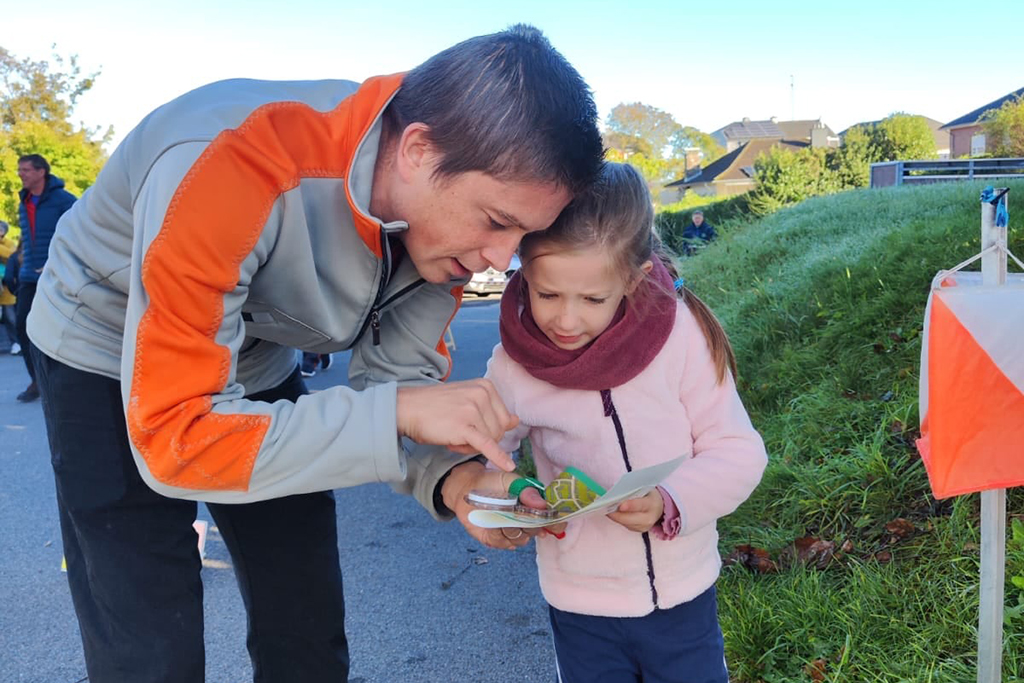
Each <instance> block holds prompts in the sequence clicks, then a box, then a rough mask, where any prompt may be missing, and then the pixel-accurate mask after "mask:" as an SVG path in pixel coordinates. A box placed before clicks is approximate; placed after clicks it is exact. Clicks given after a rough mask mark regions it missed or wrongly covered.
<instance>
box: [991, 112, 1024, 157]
mask: <svg viewBox="0 0 1024 683" xmlns="http://www.w3.org/2000/svg"><path fill="white" fill-rule="evenodd" d="M981 125H982V128H983V129H984V130H985V147H986V148H987V149H988V150H989V151H990V152H991V153H992V155H993V156H997V157H1024V97H1017V98H1014V99H1011V100H1008V101H1006V102H1004V103H1003V106H1001V107H999V109H991V110H989V111H987V112H985V113H984V114H983V115H982V117H981Z"/></svg>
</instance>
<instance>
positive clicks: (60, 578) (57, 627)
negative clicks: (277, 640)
mask: <svg viewBox="0 0 1024 683" xmlns="http://www.w3.org/2000/svg"><path fill="white" fill-rule="evenodd" d="M497 303H498V300H497V298H496V297H491V298H488V299H474V298H473V297H469V298H468V299H467V301H466V303H465V304H464V305H463V307H462V309H461V310H460V312H459V314H458V315H457V316H456V318H455V320H454V322H453V332H454V337H455V342H456V349H455V351H454V353H453V357H454V359H455V369H454V372H453V378H454V379H466V378H471V377H479V376H480V375H482V374H483V371H484V368H485V366H486V361H487V358H488V357H489V355H490V351H491V348H492V347H493V346H494V344H495V343H497V339H498V329H497V316H498V306H497ZM345 361H346V357H345V355H344V354H339V355H337V356H335V364H334V365H332V367H331V368H330V369H329V370H328V371H326V372H321V373H319V374H318V375H317V376H316V377H313V378H311V379H310V380H308V383H309V386H310V388H311V389H318V388H324V387H327V386H331V385H333V384H340V383H343V382H344V381H345V376H346V368H345ZM27 382H28V377H27V375H26V373H25V368H24V366H23V365H22V361H21V359H20V358H18V357H14V356H7V355H3V356H0V681H2V682H3V683H12V682H20V683H29V682H31V683H81V682H83V681H86V680H88V679H87V678H86V674H85V662H84V659H83V657H82V647H81V643H80V641H79V634H78V627H77V622H76V619H75V615H74V611H73V609H72V606H71V598H70V595H69V593H68V587H67V581H66V578H65V575H64V574H63V573H62V572H61V571H60V564H61V555H62V552H61V540H60V529H59V525H58V521H57V511H56V504H55V502H54V492H53V473H52V470H51V469H50V464H49V451H48V449H47V445H46V433H45V428H44V424H43V418H42V410H41V408H40V405H39V403H38V402H36V403H31V404H27V405H25V404H21V403H18V402H17V401H16V400H15V396H16V395H17V394H18V392H20V391H21V390H22V389H24V387H25V385H26V384H27ZM337 501H338V506H337V507H338V526H339V536H340V538H339V541H338V545H339V548H340V552H341V564H342V571H343V575H344V580H345V593H346V603H347V621H346V625H347V630H348V635H349V645H350V650H351V655H352V670H351V677H350V681H351V682H352V683H405V682H408V683H440V682H446V683H447V682H449V681H488V682H489V683H503V682H509V683H512V682H516V683H520V682H522V681H552V680H554V678H555V675H554V665H553V652H552V647H551V636H550V627H549V624H548V619H547V608H546V605H545V604H544V601H543V598H542V597H541V595H540V590H539V588H538V586H537V577H536V567H535V556H534V551H533V546H532V545H530V546H527V547H526V548H524V549H522V550H519V551H517V552H508V551H496V550H490V549H487V548H484V547H483V546H481V545H480V544H479V543H477V542H476V541H474V540H473V539H472V538H470V537H469V536H468V535H467V534H466V533H465V532H464V531H463V529H462V527H461V525H459V524H458V523H457V522H453V523H448V524H441V523H437V522H435V521H433V519H432V518H431V517H430V516H429V515H428V514H427V513H426V512H425V511H424V510H423V509H422V508H421V507H420V506H419V504H418V503H416V502H415V501H414V500H413V499H411V498H407V497H405V496H402V495H398V494H395V493H393V492H392V491H391V489H390V488H389V487H387V486H385V485H371V486H362V487H356V488H351V489H343V490H339V491H338V492H337ZM200 519H205V520H208V521H210V522H211V526H212V518H211V517H210V515H209V513H208V512H207V511H206V510H205V509H203V508H201V509H200ZM203 584H204V588H205V591H206V602H205V617H206V622H205V623H206V653H207V663H206V672H207V680H208V681H210V682H211V683H222V682H223V683H241V682H243V681H250V680H252V669H251V667H250V665H249V659H248V654H247V653H246V650H245V614H244V610H243V607H242V602H241V598H240V597H239V594H238V590H237V587H236V585H235V578H234V573H233V571H232V569H231V558H230V556H229V555H228V553H227V549H226V548H225V546H224V544H223V542H222V541H221V539H220V536H219V534H218V533H217V532H216V529H215V528H213V529H211V532H210V534H209V539H208V541H207V545H206V561H205V563H204V569H203ZM296 683H301V682H298V681H297V682H296Z"/></svg>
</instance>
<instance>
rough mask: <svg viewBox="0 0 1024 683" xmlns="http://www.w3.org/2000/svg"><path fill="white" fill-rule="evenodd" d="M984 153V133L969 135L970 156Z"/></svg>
mask: <svg viewBox="0 0 1024 683" xmlns="http://www.w3.org/2000/svg"><path fill="white" fill-rule="evenodd" d="M984 153H985V134H984V133H977V134H975V135H972V136H971V156H972V157H976V156H978V155H979V154H984Z"/></svg>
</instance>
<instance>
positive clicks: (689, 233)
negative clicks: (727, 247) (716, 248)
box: [683, 210, 718, 256]
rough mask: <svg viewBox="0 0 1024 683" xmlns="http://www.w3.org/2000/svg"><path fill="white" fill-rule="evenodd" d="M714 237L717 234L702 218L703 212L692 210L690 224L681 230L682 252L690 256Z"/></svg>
mask: <svg viewBox="0 0 1024 683" xmlns="http://www.w3.org/2000/svg"><path fill="white" fill-rule="evenodd" d="M716 237H718V234H717V233H716V232H715V228H714V226H712V225H711V224H710V223H708V222H707V221H706V220H704V212H703V211H700V210H697V211H694V212H693V215H692V216H691V217H690V224H689V225H687V226H686V228H685V229H684V230H683V240H684V242H683V253H685V254H686V255H687V256H692V255H693V254H694V253H695V252H696V251H697V250H698V249H700V248H702V247H703V246H704V245H705V244H707V243H708V242H710V241H711V240H713V239H715V238H716ZM698 240H699V242H698Z"/></svg>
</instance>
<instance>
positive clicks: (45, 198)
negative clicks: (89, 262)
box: [15, 154, 77, 402]
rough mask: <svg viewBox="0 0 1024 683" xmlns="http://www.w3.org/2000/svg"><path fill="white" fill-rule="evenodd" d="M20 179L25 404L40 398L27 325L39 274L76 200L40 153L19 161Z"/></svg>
mask: <svg viewBox="0 0 1024 683" xmlns="http://www.w3.org/2000/svg"><path fill="white" fill-rule="evenodd" d="M18 177H19V178H21V184H22V188H21V192H19V193H18V199H19V202H18V220H19V222H20V223H21V234H22V252H21V270H20V271H19V272H18V291H17V292H16V293H15V294H16V296H17V297H18V302H17V304H16V308H15V321H16V325H17V330H18V344H20V345H21V348H22V353H21V357H22V358H23V359H24V361H25V369H27V370H28V375H29V377H30V378H31V379H32V382H31V383H30V384H29V385H28V388H26V389H25V391H23V392H21V393H20V394H18V400H19V401H22V402H28V401H34V400H36V399H37V398H39V389H38V388H37V386H36V371H35V368H34V367H33V365H32V353H33V351H32V342H31V341H30V340H29V338H28V332H27V331H26V325H25V322H26V321H27V320H28V313H29V311H31V310H32V299H34V298H35V295H36V285H37V284H38V283H39V274H40V273H42V272H43V266H45V265H46V257H47V255H48V254H49V252H50V240H51V239H52V238H53V233H54V231H55V230H56V229H57V221H58V220H59V219H60V217H61V216H63V215H64V212H66V211H67V210H68V209H70V208H71V205H72V204H74V203H75V200H76V199H77V197H75V195H73V194H71V193H70V192H68V191H67V190H65V189H64V181H63V180H61V179H60V178H58V177H57V176H55V175H53V174H52V173H50V164H49V162H47V161H46V159H44V158H43V157H42V156H41V155H39V154H25V155H23V156H21V157H19V159H18Z"/></svg>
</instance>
